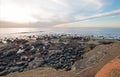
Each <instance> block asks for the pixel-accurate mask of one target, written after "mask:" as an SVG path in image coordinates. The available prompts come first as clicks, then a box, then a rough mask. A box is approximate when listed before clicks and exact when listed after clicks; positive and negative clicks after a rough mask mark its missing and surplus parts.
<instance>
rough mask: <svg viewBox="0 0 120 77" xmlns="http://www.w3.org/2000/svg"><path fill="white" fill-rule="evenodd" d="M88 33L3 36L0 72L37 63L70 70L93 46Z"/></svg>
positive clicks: (30, 66)
mask: <svg viewBox="0 0 120 77" xmlns="http://www.w3.org/2000/svg"><path fill="white" fill-rule="evenodd" d="M89 40H90V39H89V38H87V37H77V36H76V37H68V36H66V35H58V36H57V35H55V36H53V35H52V36H49V35H45V36H40V37H34V38H32V37H29V39H18V38H16V39H12V40H11V39H6V40H5V41H1V42H0V44H1V46H0V76H2V75H7V74H9V73H11V72H23V71H27V70H31V69H35V68H38V67H52V68H55V69H57V70H59V69H62V70H66V71H69V70H71V67H72V65H73V64H74V63H75V62H76V61H77V60H80V59H82V58H83V56H82V55H83V54H84V53H85V52H88V51H89V50H90V49H92V48H94V47H95V45H88V44H87V43H86V42H87V41H89Z"/></svg>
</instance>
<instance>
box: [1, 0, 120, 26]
mask: <svg viewBox="0 0 120 77" xmlns="http://www.w3.org/2000/svg"><path fill="white" fill-rule="evenodd" d="M0 27H55V28H58V27H120V0H0Z"/></svg>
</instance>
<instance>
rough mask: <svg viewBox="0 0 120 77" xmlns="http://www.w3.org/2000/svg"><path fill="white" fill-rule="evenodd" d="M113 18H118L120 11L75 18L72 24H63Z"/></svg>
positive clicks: (59, 25)
mask: <svg viewBox="0 0 120 77" xmlns="http://www.w3.org/2000/svg"><path fill="white" fill-rule="evenodd" d="M113 16H120V10H115V11H111V12H106V13H102V14H97V15H93V16H89V17H84V18H77V19H75V20H74V21H72V22H68V23H63V24H64V25H65V24H69V23H74V22H80V21H86V20H89V21H90V20H92V19H97V18H104V17H113ZM64 25H61V24H58V25H55V26H54V27H63V26H64Z"/></svg>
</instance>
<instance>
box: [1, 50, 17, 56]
mask: <svg viewBox="0 0 120 77" xmlns="http://www.w3.org/2000/svg"><path fill="white" fill-rule="evenodd" d="M15 54H16V50H15V49H10V50H8V51H5V52H4V53H3V56H4V57H9V56H11V55H15Z"/></svg>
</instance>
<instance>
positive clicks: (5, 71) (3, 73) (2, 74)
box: [0, 70, 8, 76]
mask: <svg viewBox="0 0 120 77" xmlns="http://www.w3.org/2000/svg"><path fill="white" fill-rule="evenodd" d="M6 74H8V71H7V70H4V71H2V72H0V76H4V75H6Z"/></svg>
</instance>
